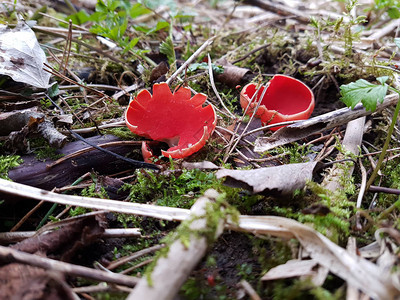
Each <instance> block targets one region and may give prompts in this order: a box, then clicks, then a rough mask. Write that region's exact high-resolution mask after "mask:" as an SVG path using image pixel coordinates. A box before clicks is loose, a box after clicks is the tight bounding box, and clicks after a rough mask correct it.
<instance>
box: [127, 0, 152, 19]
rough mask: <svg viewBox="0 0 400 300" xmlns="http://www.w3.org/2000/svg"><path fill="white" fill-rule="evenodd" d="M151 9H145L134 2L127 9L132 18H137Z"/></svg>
mask: <svg viewBox="0 0 400 300" xmlns="http://www.w3.org/2000/svg"><path fill="white" fill-rule="evenodd" d="M150 12H151V10H149V9H147V8H146V7H144V6H143V5H142V4H140V3H135V4H134V5H133V6H132V8H131V9H130V11H129V15H130V16H131V18H132V19H134V18H137V17H139V16H141V15H144V14H148V13H150Z"/></svg>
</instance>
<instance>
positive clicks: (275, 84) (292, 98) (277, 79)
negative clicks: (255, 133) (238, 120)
mask: <svg viewBox="0 0 400 300" xmlns="http://www.w3.org/2000/svg"><path fill="white" fill-rule="evenodd" d="M263 90H264V88H261V89H260V91H259V92H258V94H257V96H256V98H257V99H254V100H253V102H252V104H251V105H250V107H249V109H248V110H247V114H248V115H250V116H251V115H252V114H253V111H254V109H255V107H256V106H257V102H258V100H259V99H260V97H261V95H262V94H263ZM256 91H257V85H256V84H254V83H249V84H248V85H246V86H245V87H244V88H243V89H242V91H241V93H240V105H241V106H242V108H243V109H246V107H247V106H248V105H249V102H250V99H251V98H252V97H253V95H254V93H255V92H256ZM314 105H315V101H314V94H313V93H312V91H311V90H310V88H309V87H308V86H306V85H305V84H304V83H302V82H301V81H299V80H297V79H295V78H292V77H289V76H285V75H275V76H274V77H273V78H272V79H271V80H270V81H269V86H268V87H267V91H266V92H265V95H264V98H263V99H262V101H261V104H260V106H259V108H258V110H257V112H256V114H255V116H256V117H257V118H260V119H261V121H262V123H263V124H264V125H269V124H275V123H280V122H284V121H294V120H304V119H308V118H309V117H310V115H311V113H312V112H313V110H314ZM281 127H284V126H277V127H273V128H270V129H271V130H278V129H279V128H281Z"/></svg>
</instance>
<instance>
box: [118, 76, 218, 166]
mask: <svg viewBox="0 0 400 300" xmlns="http://www.w3.org/2000/svg"><path fill="white" fill-rule="evenodd" d="M206 99H207V96H206V95H204V94H196V95H194V96H193V97H191V92H190V89H188V88H185V87H181V88H179V89H178V90H177V91H175V92H174V93H172V92H171V90H170V88H169V86H168V84H167V83H160V84H154V85H153V95H151V94H150V92H149V91H147V90H142V91H140V92H139V93H138V95H137V96H136V97H135V98H134V99H133V100H132V101H131V103H130V104H129V106H128V109H127V110H126V112H125V122H126V125H127V126H128V128H129V129H130V130H131V131H132V132H133V133H135V134H137V135H140V136H143V137H146V138H149V139H152V140H155V141H161V142H166V143H167V144H168V145H169V146H170V148H169V149H168V150H167V151H162V155H164V156H166V157H172V158H183V157H187V156H189V155H191V154H193V153H195V152H197V151H198V150H200V149H201V148H202V147H203V146H204V145H205V143H206V141H207V140H208V138H209V137H210V136H211V134H212V133H213V131H214V129H215V126H216V124H217V115H216V113H215V111H214V108H213V107H212V105H207V106H204V107H203V104H204V102H205V101H206ZM142 152H143V154H144V156H145V159H146V160H150V157H151V151H150V150H149V149H148V148H147V145H144V144H143V145H142Z"/></svg>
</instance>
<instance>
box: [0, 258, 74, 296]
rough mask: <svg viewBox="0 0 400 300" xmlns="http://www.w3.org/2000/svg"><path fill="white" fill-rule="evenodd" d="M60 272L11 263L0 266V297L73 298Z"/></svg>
mask: <svg viewBox="0 0 400 300" xmlns="http://www.w3.org/2000/svg"><path fill="white" fill-rule="evenodd" d="M62 277H63V276H62V275H61V274H60V273H55V272H52V273H48V272H46V270H43V269H40V268H37V267H32V266H28V265H23V264H18V263H12V264H8V265H6V266H3V267H2V268H0V295H1V296H0V297H1V299H10V300H20V299H29V300H74V299H75V298H74V296H73V293H72V291H71V289H70V288H69V287H68V286H67V285H66V284H65V283H64V282H63V281H64V279H63V278H62Z"/></svg>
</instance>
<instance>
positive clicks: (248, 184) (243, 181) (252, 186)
mask: <svg viewBox="0 0 400 300" xmlns="http://www.w3.org/2000/svg"><path fill="white" fill-rule="evenodd" d="M318 164H320V163H318V162H308V163H299V164H289V165H282V166H277V167H269V168H259V169H254V170H228V169H222V170H219V171H218V172H217V173H216V176H217V178H218V179H220V178H223V177H226V180H225V184H226V185H229V186H232V187H238V188H244V189H247V190H250V191H251V192H253V193H263V194H268V195H272V196H289V195H291V194H292V193H293V192H294V191H295V190H297V189H302V188H304V186H305V184H306V182H307V180H311V179H312V176H313V173H314V170H315V168H316V166H317V165H318ZM321 165H322V164H321Z"/></svg>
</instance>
